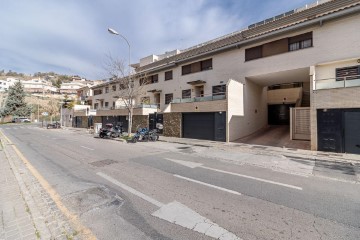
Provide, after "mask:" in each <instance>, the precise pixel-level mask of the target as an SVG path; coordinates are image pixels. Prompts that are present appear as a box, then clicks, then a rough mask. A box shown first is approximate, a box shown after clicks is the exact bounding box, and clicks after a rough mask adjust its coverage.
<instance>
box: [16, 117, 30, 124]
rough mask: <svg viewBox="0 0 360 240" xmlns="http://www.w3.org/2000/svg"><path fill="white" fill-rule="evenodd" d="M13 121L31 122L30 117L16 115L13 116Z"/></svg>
mask: <svg viewBox="0 0 360 240" xmlns="http://www.w3.org/2000/svg"><path fill="white" fill-rule="evenodd" d="M11 122H13V123H19V122H20V123H24V122H25V123H27V122H31V121H30V119H28V118H26V117H15V118H13V120H12V121H11Z"/></svg>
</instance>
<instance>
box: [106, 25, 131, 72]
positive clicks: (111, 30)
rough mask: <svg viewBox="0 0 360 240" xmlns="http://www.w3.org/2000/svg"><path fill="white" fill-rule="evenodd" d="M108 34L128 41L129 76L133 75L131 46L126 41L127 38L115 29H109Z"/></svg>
mask: <svg viewBox="0 0 360 240" xmlns="http://www.w3.org/2000/svg"><path fill="white" fill-rule="evenodd" d="M108 32H109V33H111V34H114V35H118V36H120V37H122V38H123V39H124V40H125V41H126V43H127V45H128V46H129V76H130V74H131V66H130V65H131V61H130V58H131V46H130V43H129V41H128V40H127V39H126V37H124V36H123V35H121V34H120V33H118V32H117V31H115V30H114V29H112V28H108Z"/></svg>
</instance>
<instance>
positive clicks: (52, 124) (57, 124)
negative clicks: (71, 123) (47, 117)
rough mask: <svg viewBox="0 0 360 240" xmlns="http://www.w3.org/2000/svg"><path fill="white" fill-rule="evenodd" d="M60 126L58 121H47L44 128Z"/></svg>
mask: <svg viewBox="0 0 360 240" xmlns="http://www.w3.org/2000/svg"><path fill="white" fill-rule="evenodd" d="M60 127H61V126H60V123H59V122H54V123H48V124H47V125H46V128H47V129H50V128H60Z"/></svg>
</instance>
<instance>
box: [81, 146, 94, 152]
mask: <svg viewBox="0 0 360 240" xmlns="http://www.w3.org/2000/svg"><path fill="white" fill-rule="evenodd" d="M80 147H82V148H85V149H88V150H91V151H94V150H95V149H92V148H88V147H85V146H80Z"/></svg>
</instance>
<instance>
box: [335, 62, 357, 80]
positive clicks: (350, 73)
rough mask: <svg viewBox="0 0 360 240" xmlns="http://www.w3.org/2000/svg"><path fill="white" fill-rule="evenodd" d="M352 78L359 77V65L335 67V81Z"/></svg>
mask: <svg viewBox="0 0 360 240" xmlns="http://www.w3.org/2000/svg"><path fill="white" fill-rule="evenodd" d="M354 79H360V65H358V66H352V67H345V68H337V69H336V81H344V80H354Z"/></svg>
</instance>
